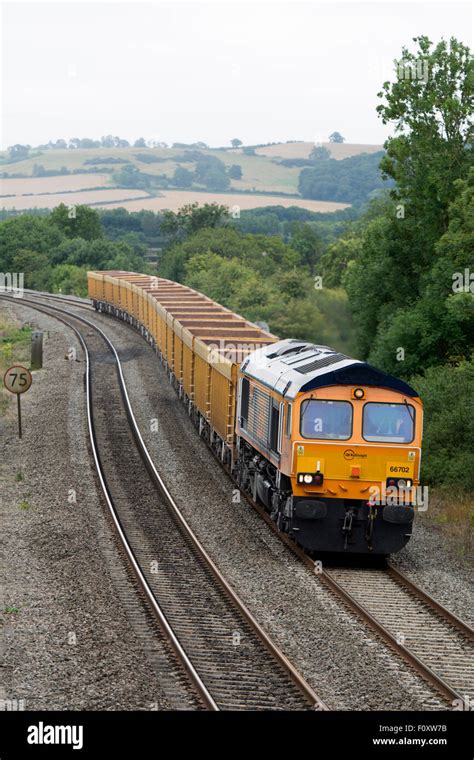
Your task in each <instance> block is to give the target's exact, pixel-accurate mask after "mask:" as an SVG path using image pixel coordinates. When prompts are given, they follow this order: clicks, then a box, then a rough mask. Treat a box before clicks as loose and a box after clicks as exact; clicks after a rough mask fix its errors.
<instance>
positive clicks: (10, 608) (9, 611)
mask: <svg viewBox="0 0 474 760" xmlns="http://www.w3.org/2000/svg"><path fill="white" fill-rule="evenodd" d="M2 612H3V614H4V615H16V614H17V613H18V612H20V609H19V608H18V607H15V606H14V605H12V604H8V605H6V606H5V607H4V608H3V610H2Z"/></svg>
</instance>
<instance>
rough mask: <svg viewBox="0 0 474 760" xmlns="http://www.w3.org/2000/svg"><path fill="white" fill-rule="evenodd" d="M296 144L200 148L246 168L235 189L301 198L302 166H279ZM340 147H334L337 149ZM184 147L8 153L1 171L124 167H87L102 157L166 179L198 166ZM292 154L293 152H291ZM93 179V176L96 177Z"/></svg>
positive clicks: (1, 158)
mask: <svg viewBox="0 0 474 760" xmlns="http://www.w3.org/2000/svg"><path fill="white" fill-rule="evenodd" d="M292 145H293V144H291V143H289V144H288V148H287V144H286V143H283V144H282V148H281V150H278V149H276V150H275V147H276V146H272V148H273V150H272V151H270V152H271V153H273V155H262V154H261V153H260V152H259V154H258V155H255V156H247V155H244V154H243V153H241V152H239V151H238V150H237V151H234V150H224V149H199V150H200V152H201V153H203V154H206V155H213V156H215V157H216V158H219V159H220V160H221V161H222V162H223V163H224V164H225V165H226V166H231V165H232V164H238V165H240V167H241V169H242V174H243V176H242V178H241V179H240V180H236V179H233V180H232V181H231V185H230V187H231V189H233V190H237V191H240V192H252V191H253V192H255V191H256V192H266V193H285V194H290V195H298V177H299V173H300V170H301V169H300V168H298V167H286V166H282V165H281V164H279V163H278V161H279V160H280V158H281V156H285V155H287V154H286V150H287V149H290V147H291V146H292ZM296 145H297V146H298V147H299V146H301V145H302V146H303V147H304V146H306V147H305V148H304V152H306V153H307V154H309V152H310V149H311V147H312V145H311V144H310V143H304V144H302V143H299V144H296ZM337 147H338V146H334V148H337ZM344 147H345V148H346V150H349V151H350V146H349V145H345V146H344ZM354 147H356V152H360V151H361V149H363V148H364V147H365V146H354ZM366 147H367V151H368V152H370V151H371V149H372V148H373V146H369V145H368V146H366ZM264 150H265V149H260V148H258V149H257V151H264ZM185 152H186V151H185V149H183V148H91V149H87V150H84V149H66V150H44V151H43V152H41V154H39V155H35V157H34V158H27V159H25V160H23V161H15V162H12V163H7V161H8V156H7V153H6V152H3V153H0V171H2V172H6V173H8V174H10V175H11V174H24V175H26V176H27V177H32V175H33V167H34V165H35V164H40V165H42V166H43V167H44V168H45V169H46V170H60V169H61V168H62V167H66V168H67V169H68V170H69V171H73V170H76V171H77V170H79V169H84V170H87V169H91V168H92V167H94V168H97V169H100V170H107V169H112V170H113V171H119V170H120V168H121V167H122V166H124V164H107V163H105V164H100V163H98V164H93V165H92V164H87V163H86V161H88V160H90V159H94V160H97V159H99V158H119V159H122V160H124V161H127V162H129V163H131V164H134V165H135V166H136V167H137V169H139V170H140V171H141V172H143V173H146V174H151V175H158V174H162V175H166V177H172V175H173V173H174V171H175V170H176V168H177V167H178V166H181V167H184V168H186V169H189V170H191V171H192V170H194V169H195V166H196V164H195V163H194V162H189V161H186V162H181V161H176V158H178V159H179V157H180V156H183V154H184V153H185ZM140 153H144V154H145V153H146V154H147V155H149V156H156V157H157V158H159V159H162V161H160V162H158V163H144V162H142V161H140V160H139V159H138V158H137V157H136V156H137V154H140ZM290 154H291V151H290ZM92 176H93V175H92ZM106 184H107V186H109V187H113V186H114V182H113V178H112V176H111V174H109V177H108V179H107V182H106ZM33 192H35V193H36V191H33Z"/></svg>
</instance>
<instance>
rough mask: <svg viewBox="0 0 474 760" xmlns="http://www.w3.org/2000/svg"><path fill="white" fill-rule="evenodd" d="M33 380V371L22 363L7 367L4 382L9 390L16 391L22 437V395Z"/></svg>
mask: <svg viewBox="0 0 474 760" xmlns="http://www.w3.org/2000/svg"><path fill="white" fill-rule="evenodd" d="M32 382H33V377H32V375H31V372H30V371H29V370H28V369H26V367H22V366H21V364H15V365H14V366H13V367H10V368H9V369H7V371H6V372H5V374H4V376H3V384H4V386H5V388H6V389H7V391H10V393H15V394H16V397H17V400H18V435H19V437H20V438H21V406H20V395H21V394H22V393H25V392H26V391H27V390H28V389H29V388H30V387H31V383H32Z"/></svg>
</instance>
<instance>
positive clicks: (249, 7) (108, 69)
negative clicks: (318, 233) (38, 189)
mask: <svg viewBox="0 0 474 760" xmlns="http://www.w3.org/2000/svg"><path fill="white" fill-rule="evenodd" d="M472 19H473V16H472V5H471V4H469V3H455V2H436V3H433V2H432V3H412V2H397V3H393V2H381V1H380V0H378V1H377V2H369V3H360V2H351V3H342V2H331V3H319V2H304V3H299V2H285V3H282V2H260V3H258V2H253V3H249V2H235V3H231V2H228V3H227V2H223V0H220V2H218V3H201V2H192V3H189V2H180V1H179V0H173V2H172V3H166V2H152V3H143V4H142V3H138V2H133V3H131V2H106V3H97V2H93V3H92V2H86V1H84V2H67V1H65V0H62V2H60V3H43V2H36V3H24V2H20V1H19V0H17V1H16V2H11V3H8V2H6V3H4V4H3V9H2V41H3V44H2V70H1V81H2V121H1V128H2V130H1V144H2V147H3V148H5V147H7V146H8V145H11V144H13V143H18V142H19V143H30V144H32V145H35V144H39V143H43V142H47V141H48V140H50V139H53V140H55V139H57V138H59V137H64V138H70V137H94V138H98V137H100V136H101V135H105V134H109V133H112V134H114V135H120V136H121V137H124V138H126V139H128V140H134V139H136V138H137V137H139V136H142V135H143V136H144V137H146V138H154V139H158V140H163V141H165V142H167V143H171V142H175V141H177V142H195V141H197V140H202V141H204V142H206V143H208V144H210V145H212V146H217V145H224V144H228V143H229V140H231V138H233V137H238V138H240V139H241V140H243V141H244V143H263V142H270V141H279V140H294V139H303V140H312V141H322V140H326V139H327V135H329V133H330V132H332V131H333V130H338V131H340V132H341V133H342V134H343V135H344V136H345V137H346V139H347V141H348V142H360V143H381V142H383V140H384V139H385V137H386V136H387V135H388V134H389V130H388V129H387V128H386V127H383V125H382V124H381V123H380V120H379V119H378V118H377V115H376V113H375V107H376V105H377V102H378V101H377V97H376V93H377V92H378V90H379V88H380V85H381V83H382V82H383V81H384V79H386V78H387V77H391V76H393V73H392V69H393V63H392V61H393V59H394V58H395V57H396V56H398V55H399V53H400V51H401V48H402V46H403V45H405V44H407V45H409V44H410V42H411V39H412V37H414V36H417V35H420V34H426V35H428V36H429V37H430V38H431V39H432V40H436V41H437V40H439V39H440V38H441V37H443V36H444V37H445V38H448V37H450V36H455V37H457V38H458V39H460V40H462V41H463V42H464V43H466V44H468V45H469V46H471V47H472V36H473V21H472Z"/></svg>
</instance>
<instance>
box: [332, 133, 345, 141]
mask: <svg viewBox="0 0 474 760" xmlns="http://www.w3.org/2000/svg"><path fill="white" fill-rule="evenodd" d="M345 139H346V138H345V137H343V136H342V135H341V133H340V132H333V133H332V134H330V135H329V142H332V143H343V142H344V140H345Z"/></svg>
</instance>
